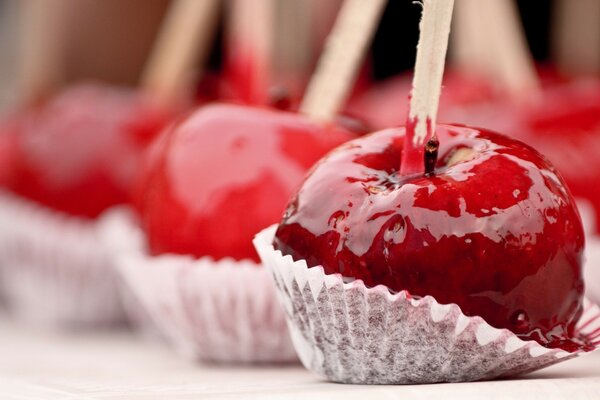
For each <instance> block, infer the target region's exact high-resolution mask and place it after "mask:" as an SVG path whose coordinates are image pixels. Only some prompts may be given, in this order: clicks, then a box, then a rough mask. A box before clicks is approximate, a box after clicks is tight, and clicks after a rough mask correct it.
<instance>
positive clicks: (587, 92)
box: [512, 81, 600, 226]
mask: <svg viewBox="0 0 600 400" xmlns="http://www.w3.org/2000/svg"><path fill="white" fill-rule="evenodd" d="M520 115H521V118H520V119H519V121H517V125H516V126H515V128H514V129H513V130H512V132H513V134H514V135H515V136H516V135H519V136H517V137H518V138H519V139H520V140H523V141H525V142H527V143H530V144H531V145H532V146H534V147H536V148H537V149H539V150H540V151H541V152H542V153H543V154H544V155H545V156H546V157H548V159H549V160H550V161H551V162H552V163H553V164H554V165H555V166H556V168H557V169H558V170H559V172H560V173H561V175H562V176H563V177H564V179H565V181H566V182H567V185H568V186H569V189H570V190H571V192H572V193H573V195H574V196H575V197H576V198H578V199H579V198H581V199H585V200H587V201H589V202H590V203H591V204H592V205H593V206H594V208H595V210H596V222H595V225H596V226H600V224H598V222H600V175H598V171H600V159H599V158H598V157H597V156H596V154H597V152H596V151H595V149H600V83H599V82H594V81H591V82H590V81H582V82H579V83H572V84H569V85H557V86H555V87H551V88H548V89H546V90H545V91H544V93H543V97H542V98H541V99H540V101H539V102H537V103H534V104H533V105H532V106H530V107H529V108H527V109H526V110H525V111H524V112H522V113H521V114H520Z"/></svg>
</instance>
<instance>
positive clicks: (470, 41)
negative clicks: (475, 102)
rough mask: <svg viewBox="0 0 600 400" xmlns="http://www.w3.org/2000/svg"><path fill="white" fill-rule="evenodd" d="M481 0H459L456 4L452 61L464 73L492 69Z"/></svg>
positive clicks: (451, 45)
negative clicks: (482, 17) (483, 26)
mask: <svg viewBox="0 0 600 400" xmlns="http://www.w3.org/2000/svg"><path fill="white" fill-rule="evenodd" d="M482 3H483V2H482V1H481V0H459V1H458V2H456V4H455V6H454V16H453V17H452V27H451V28H452V35H451V36H450V50H449V53H450V57H449V58H450V61H451V63H452V65H453V67H454V68H456V69H458V70H459V71H462V72H464V73H467V74H468V73H476V74H480V75H481V74H486V73H489V71H490V65H489V63H490V59H489V57H488V56H487V49H486V46H487V43H486V40H485V38H484V35H483V34H482V21H481V6H482Z"/></svg>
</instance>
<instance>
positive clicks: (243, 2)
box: [226, 0, 277, 104]
mask: <svg viewBox="0 0 600 400" xmlns="http://www.w3.org/2000/svg"><path fill="white" fill-rule="evenodd" d="M229 1H230V7H229V17H228V23H227V45H226V51H227V56H226V62H227V66H226V69H227V71H228V73H230V78H231V82H230V83H231V84H232V85H233V86H234V87H235V89H236V90H237V91H238V93H237V95H238V96H239V97H241V100H243V101H245V102H248V103H252V104H267V103H268V101H269V98H268V97H269V96H268V92H269V88H270V86H271V80H272V74H273V70H272V68H273V65H272V64H273V54H274V47H275V27H276V1H277V0H229Z"/></svg>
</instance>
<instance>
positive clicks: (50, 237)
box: [0, 191, 125, 328]
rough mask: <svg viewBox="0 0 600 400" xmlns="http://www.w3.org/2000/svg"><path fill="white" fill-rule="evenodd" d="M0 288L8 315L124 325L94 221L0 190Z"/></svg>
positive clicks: (56, 322) (76, 324) (79, 324)
mask: <svg viewBox="0 0 600 400" xmlns="http://www.w3.org/2000/svg"><path fill="white" fill-rule="evenodd" d="M0 291H1V292H2V297H3V298H4V301H5V303H6V307H7V309H8V311H9V313H10V314H11V315H13V316H14V317H16V318H18V319H22V320H25V321H27V322H32V323H35V324H41V325H49V326H55V327H61V328H62V327H67V328H85V327H94V328H96V327H112V326H117V325H121V324H123V323H124V320H125V319H124V318H125V316H124V313H123V310H122V307H121V303H120V300H119V296H118V291H117V284H116V275H115V274H114V271H113V270H112V268H110V265H109V263H108V256H107V253H106V251H105V249H104V248H103V247H102V246H101V245H100V241H99V240H98V234H97V222H96V221H89V220H85V219H81V218H77V217H72V216H68V215H66V214H62V213H59V212H56V211H53V210H51V209H48V208H46V207H43V206H41V205H38V204H36V203H33V202H31V201H29V200H26V199H23V198H21V197H18V196H16V195H13V194H10V193H8V192H5V191H0Z"/></svg>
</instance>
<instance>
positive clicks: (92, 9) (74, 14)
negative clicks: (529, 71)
mask: <svg viewBox="0 0 600 400" xmlns="http://www.w3.org/2000/svg"><path fill="white" fill-rule="evenodd" d="M44 1H46V2H47V3H50V2H51V3H53V4H54V8H55V9H56V10H55V12H61V10H60V9H61V8H64V7H67V8H68V10H67V11H66V12H63V13H64V15H63V16H62V17H60V18H62V19H63V20H62V22H61V26H60V28H59V29H56V33H55V34H56V36H57V40H60V41H61V48H60V49H56V50H59V51H60V52H61V54H62V55H61V57H60V62H61V63H62V73H63V74H64V76H63V78H64V83H69V82H74V81H78V80H84V79H85V80H89V79H98V80H102V81H106V82H109V83H118V84H127V85H134V84H136V83H137V81H138V79H139V76H140V74H141V72H142V70H143V66H144V63H145V61H146V60H147V58H148V55H149V52H150V50H151V46H152V43H153V41H154V39H155V37H156V35H157V32H158V30H159V25H160V22H161V20H162V17H163V16H164V14H165V12H166V10H167V8H168V5H169V3H170V0H102V1H99V0H51V1H49V0H0V88H1V90H0V106H1V107H2V108H6V107H7V106H8V105H9V104H11V103H13V102H14V101H15V98H16V91H17V88H18V82H19V79H22V78H23V76H24V75H25V74H27V72H26V71H23V70H22V67H23V64H24V63H26V61H25V58H26V57H28V55H27V54H24V52H26V51H27V49H29V48H33V47H35V44H31V43H28V41H31V37H32V34H34V30H35V29H36V25H39V24H38V23H37V22H36V21H32V20H31V19H35V18H36V17H35V16H30V15H27V14H31V13H28V10H27V9H28V7H29V8H31V7H32V6H34V7H35V6H36V3H39V2H44ZM576 1H583V2H589V3H594V2H595V3H598V1H596V0H576ZM317 3H321V8H322V9H326V8H328V7H329V8H336V7H338V6H339V4H340V1H339V0H321V1H319V2H317ZM325 3H331V5H330V6H325V5H324V4H325ZM516 3H517V5H518V9H519V12H520V17H521V19H522V22H523V24H524V28H525V33H526V36H527V40H528V44H529V47H530V49H531V52H532V54H533V56H534V57H535V59H536V60H537V61H540V62H550V61H553V59H555V58H556V57H553V56H554V55H555V53H556V51H557V48H560V46H561V43H560V40H558V39H556V38H554V40H553V34H552V32H553V31H554V32H555V34H556V32H557V31H558V30H559V27H557V25H558V24H559V23H560V22H559V21H560V17H561V15H560V14H561V9H563V8H565V7H563V6H562V5H561V4H559V3H561V2H560V1H558V0H540V1H535V2H534V1H528V0H518V1H516ZM562 3H565V4H566V3H568V2H566V1H562ZM591 9H592V10H598V9H600V7H597V6H592V8H591ZM419 15H420V8H419V7H416V6H414V5H413V4H412V2H410V1H390V2H389V3H388V5H387V7H386V10H385V13H384V16H383V18H382V21H381V24H380V26H379V28H378V30H377V33H376V35H375V40H374V42H373V44H372V46H371V53H370V55H369V59H370V61H371V73H372V75H373V76H374V77H375V78H376V79H383V78H386V77H389V76H392V75H395V74H397V73H399V72H401V71H405V70H408V69H411V68H412V67H413V65H414V57H415V50H416V42H417V37H418V19H419ZM589 17H590V18H595V17H596V16H595V15H593V14H591V15H589ZM599 17H600V16H599ZM28 18H29V19H30V20H29V21H28ZM34 22H36V23H34ZM222 22H223V18H221V26H220V29H219V31H220V33H219V34H218V35H217V40H216V42H215V45H214V46H213V51H212V55H211V57H210V67H211V68H213V69H218V68H219V66H220V64H221V61H222V51H221V48H222V47H221V45H222V41H223V28H224V26H223V25H224V24H223V23H222ZM42 24H43V23H42ZM553 28H554V29H553ZM596 33H597V32H596ZM577 34H578V33H577V32H574V33H573V35H577ZM587 34H588V35H593V34H594V32H588V33H587ZM61 36H62V37H63V38H64V43H62V42H63V40H61V39H60V37H61ZM51 45H52V40H48V46H51ZM45 51H47V52H48V54H50V53H51V52H52V51H53V49H51V48H49V47H47V48H45ZM314 51H317V50H314ZM598 53H600V51H599V52H598ZM53 56H55V55H53ZM590 57H592V58H595V59H598V58H600V55H590ZM593 62H594V64H599V65H600V62H598V61H597V60H594V61H593ZM586 68H587V70H586V71H585V72H588V73H589V72H597V71H590V70H589V68H590V67H589V65H588V66H587V67H586Z"/></svg>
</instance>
